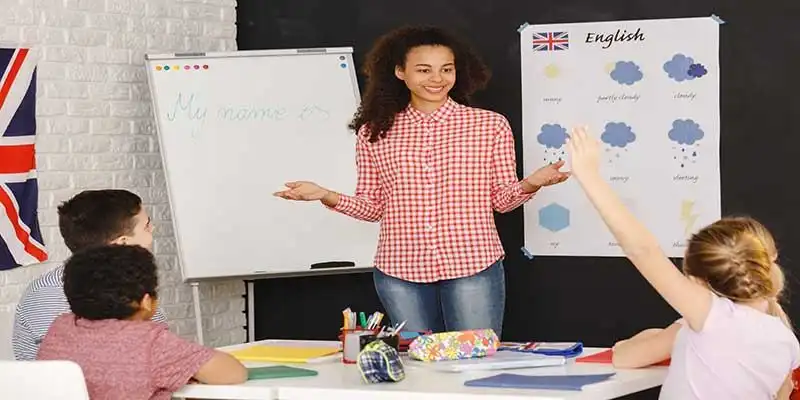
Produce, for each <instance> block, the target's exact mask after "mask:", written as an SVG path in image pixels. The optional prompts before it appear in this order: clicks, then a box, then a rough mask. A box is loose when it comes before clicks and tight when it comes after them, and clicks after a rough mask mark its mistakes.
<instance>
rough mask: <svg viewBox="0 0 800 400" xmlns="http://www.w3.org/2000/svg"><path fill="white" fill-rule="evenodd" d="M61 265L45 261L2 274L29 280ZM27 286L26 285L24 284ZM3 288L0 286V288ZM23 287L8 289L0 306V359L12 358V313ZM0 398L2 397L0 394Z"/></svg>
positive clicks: (15, 278) (16, 278) (19, 279)
mask: <svg viewBox="0 0 800 400" xmlns="http://www.w3.org/2000/svg"><path fill="white" fill-rule="evenodd" d="M59 265H61V261H45V262H43V263H38V264H31V265H27V266H24V267H19V268H18V269H14V270H11V271H5V272H4V274H7V275H9V276H12V275H13V277H14V280H16V281H18V282H19V281H23V282H24V281H30V280H33V279H35V278H36V277H38V276H39V275H41V274H43V273H45V272H47V271H49V270H51V269H53V268H55V267H57V266H59ZM25 286H27V285H25ZM3 289H4V288H3V287H1V286H0V290H3ZM24 289H25V287H24V286H20V287H18V288H13V289H8V290H9V292H10V293H11V296H10V297H9V296H8V295H6V298H10V300H11V301H10V302H9V303H7V304H5V305H2V306H0V360H13V359H14V352H13V350H12V348H11V335H12V333H13V331H14V313H15V311H16V308H17V303H18V302H19V296H22V293H23V292H24ZM0 398H3V397H2V396H0Z"/></svg>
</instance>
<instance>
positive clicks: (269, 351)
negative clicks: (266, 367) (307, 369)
mask: <svg viewBox="0 0 800 400" xmlns="http://www.w3.org/2000/svg"><path fill="white" fill-rule="evenodd" d="M338 352H339V349H337V348H332V347H286V346H265V345H257V346H251V347H247V348H245V349H241V350H236V351H232V352H230V354H231V355H232V356H234V357H236V358H237V359H239V360H241V361H266V362H269V361H272V362H294V363H304V362H307V361H308V360H311V359H314V358H319V357H325V356H329V355H332V354H336V353H338Z"/></svg>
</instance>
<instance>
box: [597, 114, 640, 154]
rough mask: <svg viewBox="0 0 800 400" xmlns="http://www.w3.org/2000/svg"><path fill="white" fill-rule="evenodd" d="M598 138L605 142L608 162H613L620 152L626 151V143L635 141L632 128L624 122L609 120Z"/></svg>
mask: <svg viewBox="0 0 800 400" xmlns="http://www.w3.org/2000/svg"><path fill="white" fill-rule="evenodd" d="M600 140H601V141H602V142H603V143H605V144H607V145H608V146H607V147H606V153H608V162H609V163H613V162H614V161H615V160H617V159H619V158H620V154H622V153H625V152H627V151H628V145H629V144H631V143H633V142H634V141H636V134H635V133H634V132H633V128H631V127H630V125H628V124H626V123H624V122H609V123H607V124H606V127H605V130H604V131H603V133H602V134H601V135H600Z"/></svg>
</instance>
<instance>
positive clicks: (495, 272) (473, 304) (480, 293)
mask: <svg viewBox="0 0 800 400" xmlns="http://www.w3.org/2000/svg"><path fill="white" fill-rule="evenodd" d="M373 280H374V282H375V290H376V291H377V292H378V298H379V299H380V301H381V303H382V304H383V307H384V308H385V309H386V312H387V313H388V314H389V318H390V319H391V320H392V322H394V323H398V322H402V321H406V324H405V326H404V327H403V330H410V331H426V330H431V331H433V332H447V331H462V330H470V329H485V328H491V329H493V330H494V332H495V333H496V334H497V336H498V337H501V336H500V334H501V331H502V329H503V312H504V311H505V301H506V285H505V270H504V268H503V261H502V260H500V261H497V262H496V263H494V264H492V266H490V267H489V268H487V269H485V270H483V271H481V272H480V273H478V274H476V275H473V276H468V277H464V278H458V279H450V280H445V281H439V282H432V283H417V282H409V281H404V280H402V279H398V278H395V277H392V276H389V275H386V274H384V273H383V272H381V271H380V270H378V269H377V268H376V269H375V272H374V273H373Z"/></svg>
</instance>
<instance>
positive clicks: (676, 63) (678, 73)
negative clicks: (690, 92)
mask: <svg viewBox="0 0 800 400" xmlns="http://www.w3.org/2000/svg"><path fill="white" fill-rule="evenodd" d="M664 72H666V73H667V75H668V76H669V77H670V78H671V79H673V80H675V82H683V81H690V80H693V79H696V78H700V77H703V76H705V75H706V74H707V73H708V70H707V69H706V67H705V66H704V65H703V64H700V63H696V62H695V61H694V59H693V58H692V57H689V56H685V55H683V54H675V55H674V56H672V59H670V60H669V61H667V62H665V63H664Z"/></svg>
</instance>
